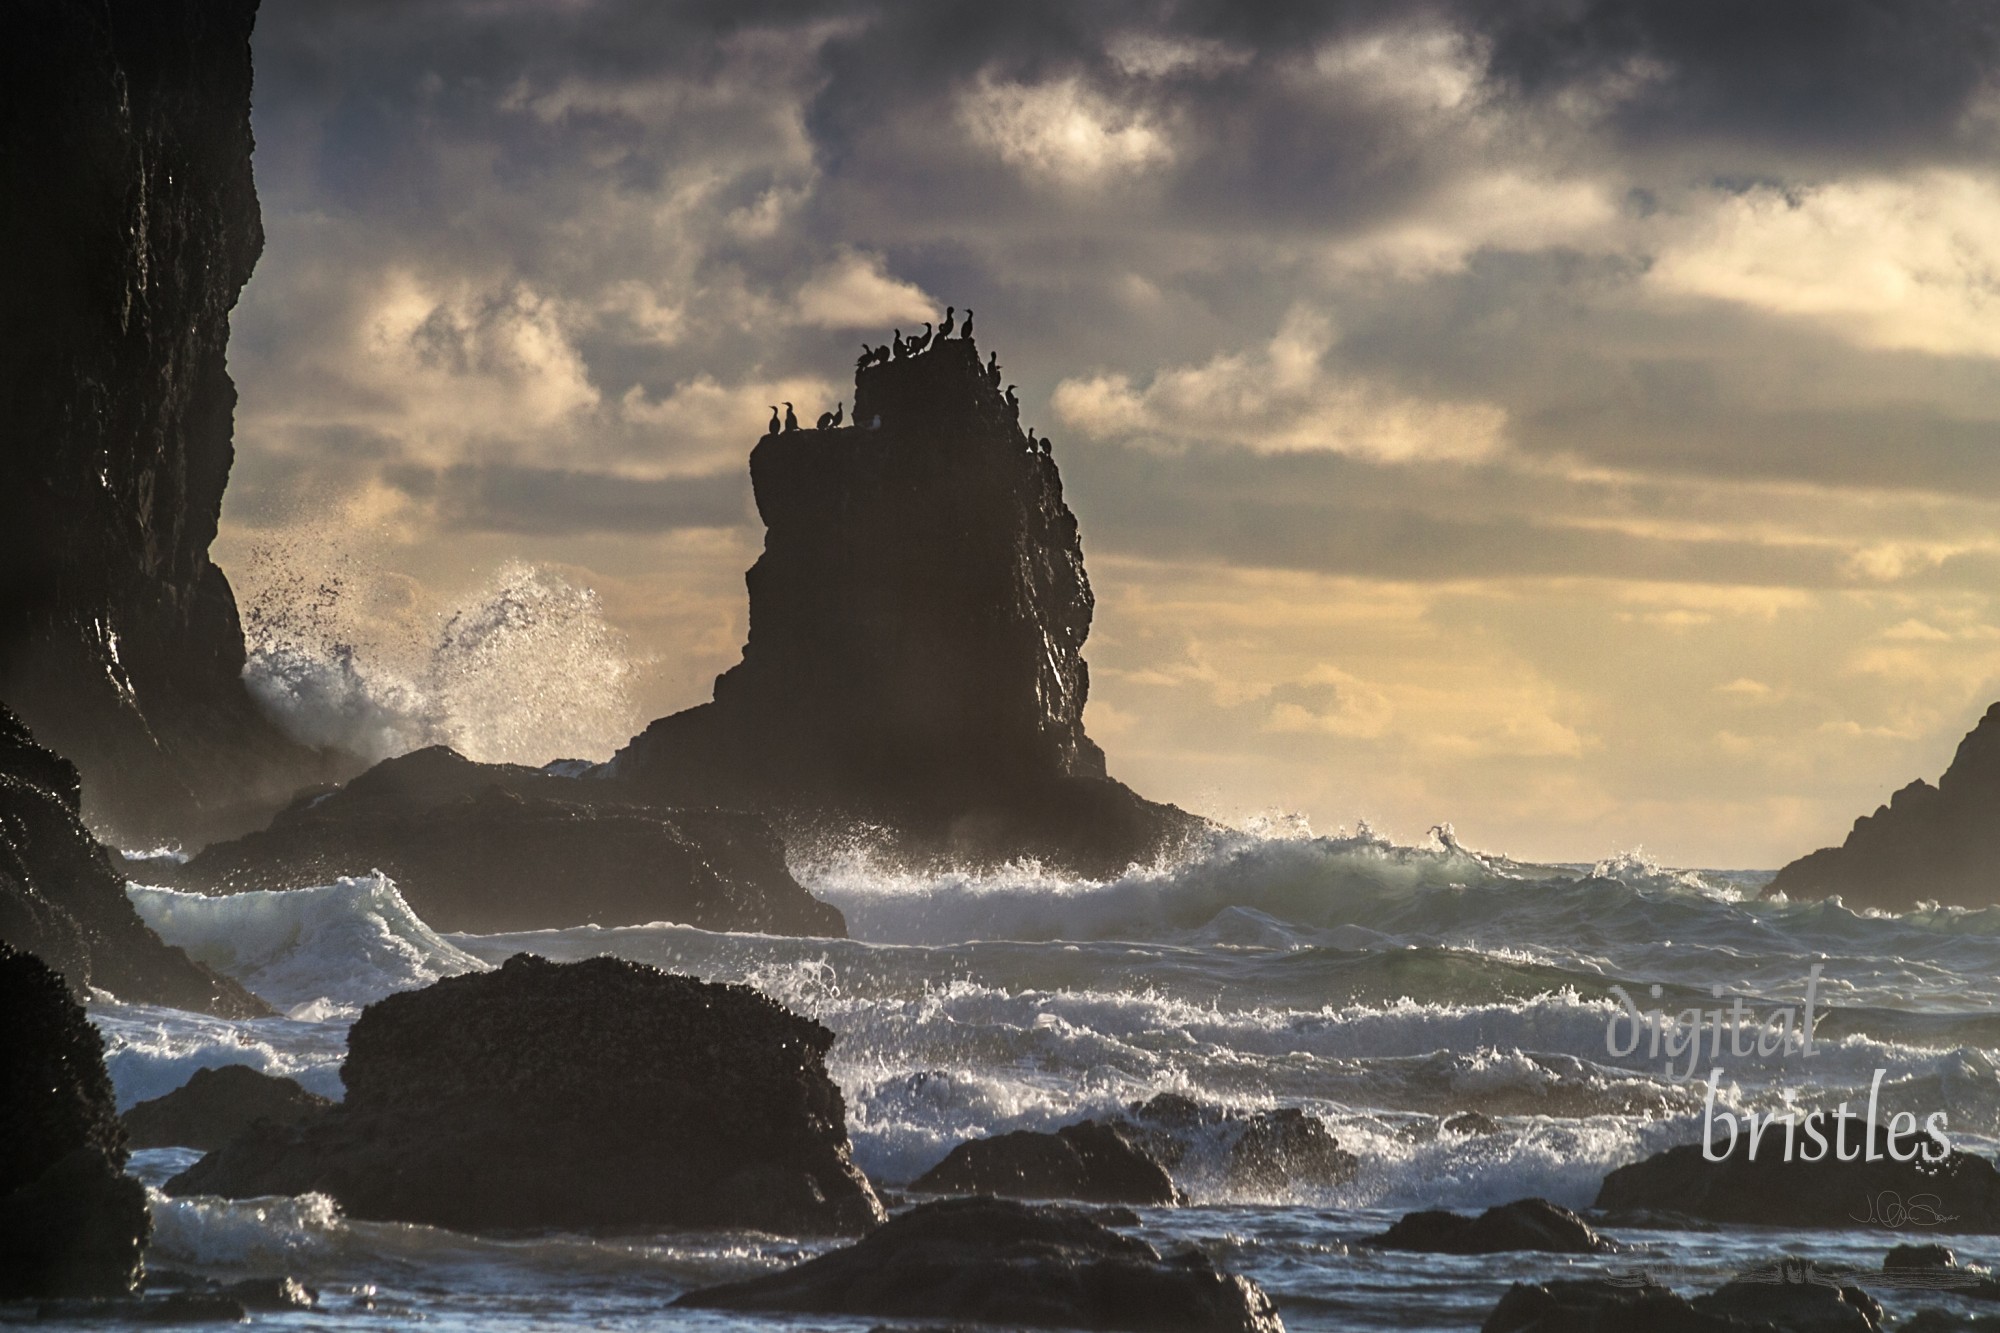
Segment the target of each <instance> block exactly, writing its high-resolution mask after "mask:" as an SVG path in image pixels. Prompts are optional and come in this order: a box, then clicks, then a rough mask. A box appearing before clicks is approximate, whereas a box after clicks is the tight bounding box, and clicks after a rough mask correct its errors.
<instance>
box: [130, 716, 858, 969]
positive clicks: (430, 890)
mask: <svg viewBox="0 0 2000 1333" xmlns="http://www.w3.org/2000/svg"><path fill="white" fill-rule="evenodd" d="M375 870H380V871H382V872H384V873H385V874H387V875H388V876H389V877H390V878H391V879H393V880H395V881H396V887H397V889H398V890H399V891H400V892H401V893H402V895H403V898H404V901H406V902H408V903H409V905H410V907H411V909H412V910H414V911H415V912H416V913H417V915H418V916H420V917H422V918H423V919H424V922H425V923H426V924H427V925H429V926H431V927H432V928H434V929H437V930H454V931H456V930H464V931H476V932H479V933H482V934H492V933H502V932H507V931H516V930H542V929H548V928H553V927H561V926H576V925H583V924H585V923H592V924H596V925H602V926H625V925H642V924H645V923H647V922H651V921H672V922H677V923H680V924H683V925H690V926H700V927H701V928H703V929H705V930H756V931H765V932H768V933H771V934H780V935H831V936H845V935H846V934H847V923H846V921H845V919H844V918H842V916H841V914H840V911H839V909H838V908H835V907H832V906H830V905H828V904H826V903H823V902H821V901H820V900H819V899H817V898H815V897H813V896H812V895H811V894H809V893H807V892H806V891H805V890H804V889H803V888H801V887H799V884H798V881H797V880H795V879H793V878H792V875H791V872H790V871H789V870H787V869H786V867H785V857H784V848H783V847H782V846H781V845H780V844H779V842H778V839H777V836H776V834H774V833H773V832H772V830H771V828H770V826H769V825H768V824H767V823H766V822H765V821H764V820H763V818H761V817H760V816H757V815H753V814H744V813H742V812H738V811H727V810H711V809H687V810H675V809H663V808H660V807H657V806H654V805H652V804H650V803H648V802H647V801H646V800H644V799H642V798H641V797H639V796H638V795H637V794H636V793H634V792H633V791H632V790H631V789H630V788H629V787H628V786H627V785H626V784H623V783H619V782H613V781H599V780H593V779H590V778H579V777H557V776H554V775H551V774H548V773H544V772H541V771H540V770H537V769H532V768H524V767H522V766H520V765H518V764H480V763H475V762H473V761H472V760H470V759H466V758H464V757H463V756H461V755H459V754H457V753H456V752H454V751H452V750H449V749H447V748H445V747H444V746H441V745H439V746H432V747H430V748H429V749H424V750H417V751H414V752H413V753H410V754H406V755H402V756H399V757H398V758H395V759H388V760H384V761H383V762H382V763H379V764H377V765H376V766H375V767H373V768H371V769H369V770H368V771H367V772H366V773H363V774H362V775H361V776H359V777H357V778H355V779H353V780H352V781H350V782H348V783H347V784H346V785H345V786H343V787H340V788H339V789H337V790H334V791H329V792H320V793H315V794H309V795H302V796H301V797H300V798H299V799H298V800H296V801H294V802H293V803H292V804H291V805H290V806H288V807H286V808H285V809H284V810H282V811H280V812H279V814H278V816H277V817H276V818H275V819H273V820H272V821H271V825H270V827H269V828H266V829H262V830H260V831H258V832H255V833H249V834H245V835H244V836H243V837H240V838H237V839H234V840H233V841H230V842H224V843H219V844H216V845H214V846H211V847H208V848H205V849H203V851H202V852H201V853H200V854H199V855H197V856H195V857H194V858H193V859H192V860H190V861H189V862H188V863H187V864H186V865H185V866H182V867H181V868H180V869H179V870H178V871H175V872H173V873H172V874H171V875H169V876H166V878H168V879H170V880H171V882H172V883H173V884H174V885H176V886H178V887H184V888H199V889H202V890H205V891H208V892H233V891H237V890H243V889H288V888H303V887H305V886H307V885H311V884H327V883H331V882H332V881H333V880H334V879H335V878H337V877H339V876H341V875H365V874H368V873H369V872H371V871H375Z"/></svg>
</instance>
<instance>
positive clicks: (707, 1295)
mask: <svg viewBox="0 0 2000 1333" xmlns="http://www.w3.org/2000/svg"><path fill="white" fill-rule="evenodd" d="M675 1303H676V1304H678V1305H689V1306H695V1307H698V1308H703V1309H712V1310H757V1311H766V1312H771V1313H787V1314H821V1315H864V1316H868V1317H871V1318H882V1319H946V1320H968V1321H973V1322H977V1323H982V1324H999V1325H1016V1326H1018V1325H1031V1326H1035V1327H1058V1328H1084V1329H1131V1330H1136V1331H1138V1333H1281V1330H1282V1329H1283V1328H1284V1324H1283V1323H1282V1322H1281V1321H1280V1320H1279V1318H1278V1313H1277V1311H1276V1309H1274V1308H1273V1307H1272V1305H1271V1301H1270V1298H1269V1297H1267V1296H1266V1295H1265V1294H1264V1292H1263V1290H1262V1289H1261V1288H1259V1287H1258V1286H1257V1284H1256V1283H1254V1282H1252V1281H1250V1280H1249V1279H1247V1278H1242V1277H1237V1276H1234V1275H1233V1274H1229V1273H1224V1272H1221V1271H1219V1270H1217V1269H1216V1268H1215V1267H1214V1266H1213V1265H1212V1264H1210V1263H1209V1262H1208V1261H1207V1260H1206V1259H1203V1258H1199V1257H1191V1258H1186V1259H1178V1260H1175V1261H1173V1262H1171V1263H1170V1262H1166V1261H1163V1260H1162V1259H1161V1258H1160V1254H1159V1252H1158V1251H1157V1250H1155V1249H1154V1248H1153V1247H1152V1246H1150V1245H1148V1244H1146V1243H1145V1242H1144V1241H1142V1240H1139V1239H1137V1238H1136V1237H1132V1236H1121V1235H1119V1234H1118V1233H1117V1232H1115V1231H1112V1230H1109V1229H1108V1228H1106V1227H1103V1226H1100V1225H1099V1224H1097V1223H1096V1222H1094V1221H1092V1220H1091V1219H1090V1218H1089V1217H1087V1216H1086V1215H1084V1214H1083V1213H1081V1212H1079V1211H1077V1210H1075V1209H1071V1208H1061V1207H1052V1206H1049V1205H1040V1206H1036V1205H1030V1204H1024V1203H1016V1202H1013V1201H1010V1200H1005V1199H946V1200H941V1201H939V1202H937V1203H929V1204H924V1205H921V1206H919V1207H917V1208H913V1209H911V1210H910V1211H909V1212H907V1213H905V1214H903V1215H902V1216H900V1217H898V1218H896V1219H895V1220H894V1221H892V1222H890V1223H889V1224H888V1225H887V1226H885V1227H883V1228H881V1229H880V1230H878V1231H876V1232H874V1233H873V1234H872V1235H870V1236H869V1237H868V1238H867V1239H866V1240H863V1241H861V1242H860V1243H859V1244H857V1245H853V1246H850V1247H849V1248H847V1249H844V1250H836V1251H835V1252H833V1253H832V1254H827V1255H822V1256H820V1257H819V1258H817V1259H812V1260H808V1261H807V1262H805V1263H803V1264H800V1265H798V1266H797V1267H796V1268H791V1269H787V1270H786V1271H784V1272H782V1273H773V1274H770V1275H769V1276H766V1277H760V1278H752V1279H751V1280H749V1281H747V1282H735V1283H731V1284H729V1285H727V1286H721V1287H710V1288H708V1289H707V1290H704V1291H695V1292H690V1293H688V1294H687V1295H685V1296H683V1297H681V1299H680V1300H679V1301H677V1302H675Z"/></svg>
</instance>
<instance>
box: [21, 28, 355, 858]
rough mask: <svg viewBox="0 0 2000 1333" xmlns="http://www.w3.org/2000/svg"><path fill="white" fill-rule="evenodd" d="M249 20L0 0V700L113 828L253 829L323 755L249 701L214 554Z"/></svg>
mask: <svg viewBox="0 0 2000 1333" xmlns="http://www.w3.org/2000/svg"><path fill="white" fill-rule="evenodd" d="M256 8H257V7H256V3H255V0H15V2H14V3H10V4H8V5H6V6H5V7H4V9H0V423H4V424H3V425H0V429H4V430H5V432H6V438H5V443H4V448H0V698H4V699H5V700H6V701H7V702H8V703H10V704H11V705H13V707H14V708H15V710H16V711H17V712H19V713H20V714H21V716H22V717H23V718H25V719H26V720H27V721H28V723H29V724H30V725H31V726H33V727H34V728H35V730H36V733H37V734H38V735H39V736H40V737H41V738H42V740H43V741H45V742H46V743H48V744H50V745H52V746H53V747H54V748H55V749H57V750H58V751H60V752H61V753H63V754H65V755H68V756H69V757H70V758H71V759H72V760H74V761H75V762H76V763H77V765H78V766H79V767H80V768H81V770H82V772H83V775H84V779H85V798H86V814H87V816H88V817H89V818H90V820H91V821H92V822H93V823H94V824H97V825H99V826H101V827H108V828H111V829H113V830H115V831H116V832H117V833H118V834H119V835H120V836H121V837H122V838H125V839H127V840H140V839H157V838H203V837H206V836H209V835H211V834H213V833H215V832H217V831H221V830H225V829H234V828H239V827H247V826H248V825H249V824H251V823H253V822H256V815H257V814H268V812H269V810H270V809H271V808H272V807H274V806H275V805H277V804H279V803H281V802H282V801H283V799H284V798H285V797H287V796H289V795H290V794H291V792H292V790H293V789H294V788H295V787H296V786H298V785H299V784H300V783H301V782H302V781H304V780H306V779H307V778H308V777H310V776H313V775H314V774H315V772H316V771H317V770H320V769H321V768H322V767H323V766H324V764H325V760H324V759H323V758H322V757H321V756H316V755H314V754H312V753H311V752H309V751H306V750H304V749H302V748H300V747H298V746H295V745H293V744H292V743H291V742H290V741H288V740H286V739H285V738H284V737H283V736H282V735H280V734H279V733H278V732H277V731H276V730H275V729H274V728H273V727H272V726H271V725H270V724H269V723H268V722H266V721H265V719H264V718H263V717H262V716H261V715H260V714H259V713H258V712H257V711H256V709H255V707H254V706H253V704H252V702H251V699H250V696H249V694H248V693H247V691H246V690H245V689H244V686H243V683H242V680H241V672H242V669H243V662H244V653H243V638H242V632H241V629H240V626H239V624H238V621H237V613H236V605H235V600H234V598H233V597H232V595H231V593H230V589H229V584H228V582H227V580H226V579H224V578H223V575H222V571H221V570H219V569H218V568H216V567H215V565H213V564H212V563H210V561H209V558H208V548H209V543H210V542H211V541H212V540H213V539H214V537H215V533H216V524H217V521H218V518H219V516H220V514H221V508H222V491H223V486H224V483H225V482H226V481H227V480H228V476H229V467H230V463H231V460H232V457H233V449H232V445H231V441H230V433H231V428H232V419H233V414H234V411H235V406H236V389H235V386H234V384H232V383H231V381H230V378H229V373H228V370H227V368H226V366H225V363H224V360H225V359H224V353H225V347H226V344H227V342H228V337H229V311H230V308H231V307H232V306H234V305H235V303H236V298H237V294H238V292H239V291H241V289H242V287H243V284H244V282H245V281H246V280H247V279H248V278H249V276H250V270H251V266H252V265H253V264H254V263H255V262H256V260H257V255H258V252H259V251H260V250H261V248H262V246H263V228H262V225H261V223H260V221H259V216H258V208H257V195H256V191H255V188H254V186H253V184H252V181H251V175H250V148H251V139H250V29H251V25H252V22H253V20H254V19H255V16H256Z"/></svg>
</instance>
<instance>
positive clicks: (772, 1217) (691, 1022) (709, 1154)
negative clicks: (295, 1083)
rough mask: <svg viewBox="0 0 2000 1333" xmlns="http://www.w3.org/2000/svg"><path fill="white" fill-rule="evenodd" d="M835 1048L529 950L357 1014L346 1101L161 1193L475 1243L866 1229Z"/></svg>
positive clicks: (719, 994) (693, 993) (866, 1191)
mask: <svg viewBox="0 0 2000 1333" xmlns="http://www.w3.org/2000/svg"><path fill="white" fill-rule="evenodd" d="M832 1044H833V1034H832V1033H831V1032H829V1031H827V1030H826V1029H825V1028H823V1027H821V1026H820V1025H819V1024H817V1023H815V1022H812V1021H811V1020H810V1019H804V1018H799V1017H797V1016H796V1015H793V1014H790V1013H787V1012H786V1011H785V1010H784V1009H782V1008H780V1007H779V1006H778V1005H777V1004H776V1003H775V1002H773V1001H772V1000H770V999H768V998H766V997H765V996H763V995H760V994H758V993H757V992H756V991H753V990H750V989H749V988H748V987H744V986H722V985H715V984H712V983H709V982H703V981H696V980H694V979H693V978H691V977H683V976H674V975H671V974H668V973H665V972H661V971H659V970H658V969H657V968H651V967H646V966H643V965H641V964H638V963H628V962H624V961H621V960H619V959H614V958H593V959H590V960H588V961H587V962H581V963H550V962H547V961H545V960H543V959H540V958H535V957H532V956H530V955H527V954H518V955H516V956H515V957H513V958H510V959H508V960H507V963H506V965H505V966H503V967H501V968H500V969H499V970H498V971H496V972H485V973H473V974H470V975H467V976H461V977H452V978H449V979H447V980H444V981H440V982H437V983H436V984H435V985H432V986H428V987H426V988H424V989H423V990H417V991H406V992H404V993H402V994H399V995H391V996H390V997H389V998H387V999H386V1000H381V1001H378V1002H377V1003H375V1004H371V1005H369V1006H368V1008H367V1009H365V1010H364V1011H363V1012H362V1015H361V1017H360V1018H359V1019H357V1020H356V1021H355V1024H354V1027H353V1029H352V1030H351V1031H350V1032H349V1034H348V1056H347V1063H346V1064H345V1065H343V1066H342V1067H341V1075H340V1076H341V1081H342V1082H343V1083H345V1084H346V1085H347V1098H346V1100H345V1101H343V1102H341V1103H339V1104H338V1105H336V1106H335V1107H334V1108H333V1109H332V1110H330V1111H327V1112H326V1113H325V1114H323V1115H321V1116H319V1117H317V1118H315V1119H313V1120H310V1121H307V1122H305V1123H303V1124H301V1125H296V1126H290V1127H283V1126H275V1125H270V1124H268V1123H267V1124H259V1125H255V1126H252V1127H251V1128H250V1129H249V1130H247V1131H246V1132H245V1133H244V1134H243V1135H242V1136H241V1137H239V1138H237V1139H236V1140H235V1141H233V1142H232V1143H230V1144H229V1145H228V1146H227V1147H225V1148H223V1149H222V1150H221V1151H219V1152H214V1153H210V1154H209V1155H208V1156H206V1157H204V1158H202V1159H201V1160H200V1161H199V1162H197V1163H195V1164H194V1165H193V1166H192V1167H190V1168H188V1169H187V1170H186V1171H184V1172H182V1173H181V1174H180V1175H178V1176H176V1177H174V1178H173V1179H172V1180H170V1181H169V1182H167V1192H168V1193H170V1194H177V1195H185V1194H220V1195H223V1196H225V1197H228V1198H238V1199H240V1198H250V1197H254V1196H256V1195H260V1194H304V1193H307V1192H308V1191H318V1192H320V1193H324V1194H328V1195H331V1196H332V1197H333V1198H334V1199H336V1200H337V1201H339V1203H340V1205H341V1206H342V1207H343V1208H344V1209H345V1210H346V1211H347V1212H348V1213H349V1214H350V1215H352V1216H355V1217H361V1218H370V1219H377V1220H387V1221H404V1222H427V1223H431V1224H433V1225H437V1226H445V1227H456V1228H459V1229H461V1230H470V1231H479V1230H492V1229H512V1228H534V1227H568V1228H580V1227H662V1226H667V1227H701V1228H708V1227H754V1228H758V1229H760V1230H766V1231H775V1232H782V1233H785V1234H794V1235H796V1234H827V1233H846V1232H856V1231H860V1230H862V1229H864V1228H866V1227H868V1226H871V1225H873V1224H874V1223H875V1222H877V1221H879V1220H880V1219H881V1217H882V1208H881V1204H880V1203H879V1202H878V1201H877V1199H876V1197H875V1193H874V1190H873V1189H872V1188H870V1186H869V1184H868V1181H867V1179H866V1178H865V1177H863V1176H862V1174H861V1172H860V1171H859V1170H858V1169H856V1168H855V1166H854V1164H853V1162H852V1161H851V1160H849V1157H848V1141H847V1120H846V1108H845V1104H844V1103H843V1101H842V1099H841V1095H840V1089H839V1087H838V1086H836V1085H835V1084H834V1082H833V1080H832V1079H830V1078H829V1077H827V1073H826V1066H825V1064H824V1062H823V1057H824V1056H825V1054H826V1051H827V1048H828V1047H829V1046H831V1045H832Z"/></svg>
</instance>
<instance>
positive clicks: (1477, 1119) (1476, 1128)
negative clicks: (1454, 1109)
mask: <svg viewBox="0 0 2000 1333" xmlns="http://www.w3.org/2000/svg"><path fill="white" fill-rule="evenodd" d="M1438 1131H1439V1132H1440V1133H1444V1134H1456V1135H1458V1136H1460V1137H1461V1138H1469V1137H1471V1136H1473V1135H1476V1134H1480V1135H1483V1134H1498V1133H1499V1132H1500V1122H1499V1121H1498V1120H1495V1119H1494V1118H1493V1117H1492V1116H1490V1115H1488V1114H1486V1112H1484V1111H1460V1112H1459V1113H1458V1114H1457V1115H1455V1116H1451V1117H1448V1118H1447V1119H1446V1120H1445V1121H1444V1123H1443V1124H1441V1125H1439V1126H1438Z"/></svg>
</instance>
